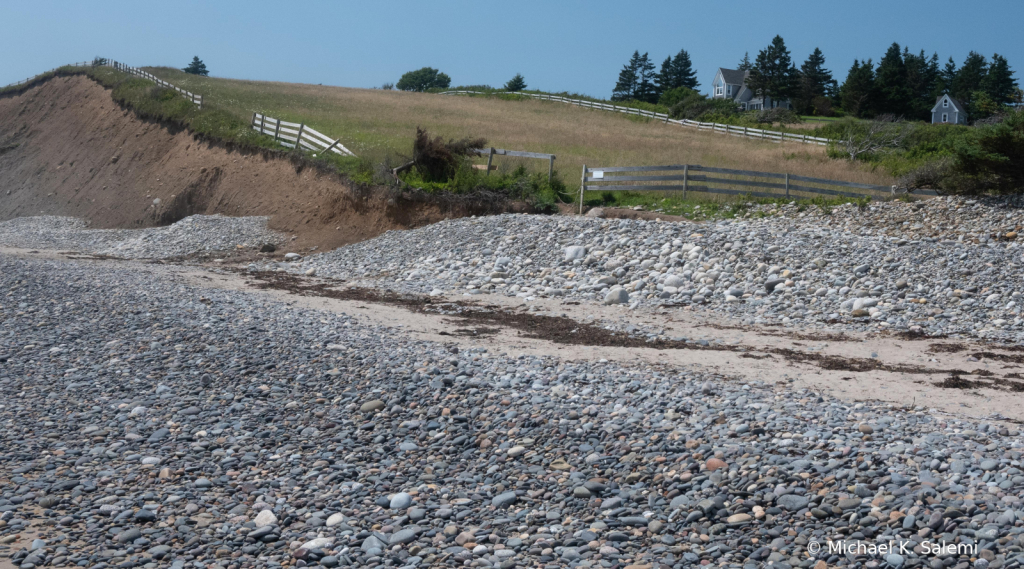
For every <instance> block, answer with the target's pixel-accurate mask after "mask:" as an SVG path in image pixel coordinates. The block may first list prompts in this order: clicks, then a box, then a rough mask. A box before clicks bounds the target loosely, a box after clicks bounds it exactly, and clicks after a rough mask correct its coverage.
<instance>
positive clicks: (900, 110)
mask: <svg viewBox="0 0 1024 569" xmlns="http://www.w3.org/2000/svg"><path fill="white" fill-rule="evenodd" d="M912 98H913V95H912V94H911V92H910V88H909V87H908V86H907V66H906V64H905V63H904V61H903V54H902V53H900V44H898V43H895V42H894V43H893V44H892V45H891V46H889V49H888V50H886V52H885V56H883V57H882V61H880V62H878V70H877V71H876V72H875V105H876V109H875V110H876V111H877V112H878V113H881V114H892V115H895V116H897V117H905V116H908V115H909V114H910V111H911V100H912Z"/></svg>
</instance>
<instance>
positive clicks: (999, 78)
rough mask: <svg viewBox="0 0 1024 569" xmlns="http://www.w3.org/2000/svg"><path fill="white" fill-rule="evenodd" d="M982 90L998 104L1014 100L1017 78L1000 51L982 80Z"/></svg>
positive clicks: (1006, 103) (1005, 103)
mask: <svg viewBox="0 0 1024 569" xmlns="http://www.w3.org/2000/svg"><path fill="white" fill-rule="evenodd" d="M981 90H982V91H984V92H985V93H987V94H988V96H989V97H990V98H991V99H992V100H993V101H995V102H996V103H997V104H1000V105H1008V104H1010V103H1012V102H1013V98H1014V94H1015V92H1016V90H1017V80H1016V79H1014V78H1013V70H1012V69H1010V64H1009V62H1007V61H1006V58H1005V57H1003V56H1001V55H999V54H998V53H997V54H994V55H993V56H992V63H991V64H990V65H989V66H988V73H987V74H986V75H985V79H983V80H982V82H981Z"/></svg>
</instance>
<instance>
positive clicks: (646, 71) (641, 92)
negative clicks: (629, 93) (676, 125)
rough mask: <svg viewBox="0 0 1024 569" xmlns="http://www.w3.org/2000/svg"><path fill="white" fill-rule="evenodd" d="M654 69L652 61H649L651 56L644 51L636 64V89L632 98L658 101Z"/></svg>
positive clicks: (650, 101) (651, 101)
mask: <svg viewBox="0 0 1024 569" xmlns="http://www.w3.org/2000/svg"><path fill="white" fill-rule="evenodd" d="M654 69H655V67H654V63H652V62H651V58H650V57H648V56H647V54H646V53H645V54H643V55H642V56H640V62H639V65H638V66H637V83H636V91H634V93H633V98H634V99H636V100H637V101H644V102H645V103H657V102H658V94H659V93H658V86H657V83H656V81H657V74H656V73H655V72H654Z"/></svg>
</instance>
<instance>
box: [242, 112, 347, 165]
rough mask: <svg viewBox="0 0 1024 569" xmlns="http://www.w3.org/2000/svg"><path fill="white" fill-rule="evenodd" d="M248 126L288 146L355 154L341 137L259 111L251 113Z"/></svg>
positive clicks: (344, 154) (324, 151) (345, 154)
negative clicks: (335, 137)
mask: <svg viewBox="0 0 1024 569" xmlns="http://www.w3.org/2000/svg"><path fill="white" fill-rule="evenodd" d="M249 126H251V127H252V129H253V130H255V131H257V132H260V133H263V134H266V135H270V136H272V137H274V140H276V141H277V142H278V143H279V144H281V145H282V146H286V147H288V148H295V147H296V146H298V147H299V149H300V150H301V149H306V150H312V151H313V152H320V153H327V152H333V153H334V154H339V155H341V156H355V154H353V153H352V151H351V150H349V149H348V148H345V145H343V144H342V143H341V139H340V138H339V139H337V140H335V139H333V138H331V137H329V136H327V135H326V134H323V133H321V132H318V131H316V130H313V129H312V128H310V127H308V126H306V124H305V123H297V122H287V121H283V120H280V119H275V118H274V117H268V116H267V115H264V114H261V113H253V114H252V120H251V121H250V122H249Z"/></svg>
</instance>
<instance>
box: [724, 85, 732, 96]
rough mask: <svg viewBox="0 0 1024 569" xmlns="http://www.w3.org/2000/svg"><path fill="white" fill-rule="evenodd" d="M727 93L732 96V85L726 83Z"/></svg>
mask: <svg viewBox="0 0 1024 569" xmlns="http://www.w3.org/2000/svg"><path fill="white" fill-rule="evenodd" d="M725 94H726V95H729V96H730V97H731V96H732V85H726V87H725Z"/></svg>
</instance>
